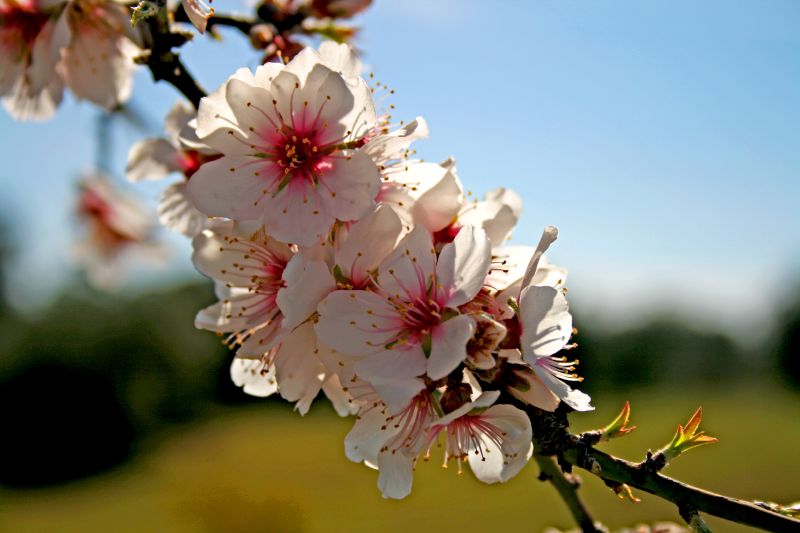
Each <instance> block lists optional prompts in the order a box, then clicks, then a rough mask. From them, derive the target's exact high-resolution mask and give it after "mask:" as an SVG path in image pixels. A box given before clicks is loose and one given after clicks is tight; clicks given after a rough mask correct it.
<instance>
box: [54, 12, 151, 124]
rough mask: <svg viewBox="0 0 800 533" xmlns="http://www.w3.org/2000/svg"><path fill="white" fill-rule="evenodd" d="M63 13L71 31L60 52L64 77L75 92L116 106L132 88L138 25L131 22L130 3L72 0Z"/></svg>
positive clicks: (140, 42) (109, 107) (138, 51)
mask: <svg viewBox="0 0 800 533" xmlns="http://www.w3.org/2000/svg"><path fill="white" fill-rule="evenodd" d="M64 17H65V18H66V21H67V24H68V25H69V29H70V32H71V38H70V41H69V44H67V45H66V46H65V47H64V48H63V50H62V53H61V65H60V68H61V71H62V74H63V77H64V82H65V83H66V84H67V86H68V87H69V88H70V89H71V90H72V92H73V93H74V94H75V96H76V97H78V98H80V99H85V100H89V101H90V102H92V103H94V104H96V105H98V106H100V107H103V108H105V109H107V110H112V109H114V108H115V107H116V106H118V105H119V104H121V103H123V102H125V101H126V100H127V99H128V97H129V96H130V94H131V89H132V87H133V72H134V70H135V69H136V64H135V63H134V61H133V60H134V58H135V57H136V56H138V55H140V54H141V53H142V47H143V39H142V35H141V33H140V27H138V26H137V27H136V28H133V27H131V14H130V11H129V9H128V7H127V6H125V5H122V4H119V3H117V2H114V1H113V0H71V1H70V2H68V3H67V6H66V8H65V9H64Z"/></svg>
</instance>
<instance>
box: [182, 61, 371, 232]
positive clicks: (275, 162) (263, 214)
mask: <svg viewBox="0 0 800 533" xmlns="http://www.w3.org/2000/svg"><path fill="white" fill-rule="evenodd" d="M375 122H376V117H375V111H374V108H373V103H372V99H371V96H370V92H369V88H368V87H367V86H366V83H364V81H363V80H360V79H356V78H351V77H345V76H343V75H342V74H340V73H339V72H337V71H335V70H332V69H331V68H329V67H328V66H326V65H325V64H323V59H322V57H321V56H320V55H319V54H318V53H317V52H315V51H313V50H310V49H306V50H304V51H303V52H302V53H301V54H299V55H298V56H297V57H296V58H295V59H293V60H292V61H291V62H289V63H288V64H287V65H286V66H282V65H275V64H268V65H262V66H260V67H259V68H258V69H257V71H256V73H255V75H253V74H251V73H250V72H249V71H239V72H237V73H236V74H235V75H234V76H233V77H232V78H231V79H230V80H229V81H228V82H227V84H226V85H225V86H224V89H223V90H221V91H220V92H219V93H217V94H215V95H212V96H211V97H208V98H206V99H203V100H202V101H201V104H200V109H199V112H198V118H197V126H198V127H197V134H198V136H199V138H200V139H201V140H202V141H203V142H205V143H207V144H208V145H210V146H211V147H212V148H214V149H216V150H218V151H219V152H221V153H222V154H223V157H222V158H220V159H218V160H216V161H212V162H210V163H206V164H204V165H203V166H201V167H200V169H199V170H198V171H197V173H196V174H195V175H194V176H193V178H192V180H191V181H190V183H189V187H188V192H189V195H190V197H191V198H192V199H193V201H194V204H195V205H196V206H197V207H198V208H199V209H200V210H201V211H203V212H205V213H206V214H208V215H211V216H223V217H227V218H231V219H234V220H238V221H247V220H259V221H262V222H263V224H264V227H265V229H266V232H267V233H268V234H269V235H271V236H273V237H275V238H277V239H278V240H280V241H283V242H290V243H296V244H300V245H311V244H314V243H316V242H318V241H319V240H321V239H322V238H323V237H324V236H325V235H326V233H327V232H328V231H329V229H330V228H331V226H332V224H333V223H334V222H335V221H336V220H342V221H355V220H358V219H359V218H361V217H362V216H363V215H365V214H366V213H368V212H369V211H370V210H371V209H372V208H373V207H374V205H375V195H376V194H377V192H378V189H379V187H380V177H379V172H378V168H377V166H376V165H375V163H374V162H373V161H372V159H371V158H370V157H369V156H368V155H367V154H366V153H365V152H364V151H363V150H361V149H360V148H361V147H362V146H363V145H364V143H366V141H367V135H368V134H370V133H371V132H372V129H373V127H374V125H375Z"/></svg>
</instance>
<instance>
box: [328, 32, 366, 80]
mask: <svg viewBox="0 0 800 533" xmlns="http://www.w3.org/2000/svg"><path fill="white" fill-rule="evenodd" d="M319 55H320V57H321V59H322V61H323V62H324V63H325V66H327V67H328V68H330V69H331V70H335V71H336V72H338V73H339V74H341V75H342V76H344V77H346V78H356V77H358V76H360V75H361V61H359V59H358V57H357V56H356V54H355V52H354V51H353V47H352V46H350V45H348V44H343V43H342V44H340V43H335V42H333V41H322V44H320V45H319Z"/></svg>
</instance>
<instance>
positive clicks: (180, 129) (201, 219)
mask: <svg viewBox="0 0 800 533" xmlns="http://www.w3.org/2000/svg"><path fill="white" fill-rule="evenodd" d="M195 116H196V114H195V112H194V111H193V110H192V109H190V108H189V107H188V106H187V105H186V104H181V103H178V104H175V105H174V106H173V108H172V110H170V112H169V114H168V115H167V118H166V120H165V123H164V130H165V132H166V134H167V137H166V138H150V139H143V140H141V141H139V142H138V143H136V144H134V145H133V146H132V147H131V149H130V151H129V152H128V164H127V166H126V167H125V172H126V174H127V177H128V179H129V180H130V181H134V182H135V181H141V180H152V179H160V178H163V177H165V176H167V175H169V174H172V173H181V174H183V176H184V179H183V181H180V182H177V183H174V184H173V185H170V186H169V187H168V188H167V189H166V190H165V191H164V193H163V195H162V196H161V200H160V202H159V205H158V218H159V220H160V221H161V223H162V224H164V225H165V226H166V227H168V228H170V229H173V230H176V231H179V232H181V233H183V234H184V235H186V236H188V237H193V236H195V235H197V234H198V233H199V232H200V231H202V230H203V229H204V228H205V227H207V226H208V223H209V217H208V216H207V215H205V214H204V213H201V212H200V211H199V210H198V209H197V208H196V207H195V206H194V205H193V204H192V203H191V200H189V198H188V197H187V196H186V186H187V184H188V182H189V179H191V177H192V175H193V174H194V173H195V172H197V169H198V168H200V165H202V164H203V163H205V162H207V161H213V160H214V159H217V158H218V157H219V154H218V153H217V152H215V151H214V150H213V149H211V148H209V147H208V146H206V145H204V144H203V143H201V142H200V141H199V140H197V139H196V137H195V134H194V129H193V128H192V127H191V126H190V124H191V123H192V122H193V121H194V120H195Z"/></svg>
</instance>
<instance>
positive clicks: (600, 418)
mask: <svg viewBox="0 0 800 533" xmlns="http://www.w3.org/2000/svg"><path fill="white" fill-rule="evenodd" d="M626 398H629V399H630V400H631V401H632V406H633V422H634V423H635V424H636V425H637V426H638V429H637V431H636V432H634V433H633V434H632V435H631V436H629V437H627V438H625V439H622V440H620V441H617V442H613V443H610V444H609V445H607V446H606V447H605V448H604V449H606V450H607V451H610V452H612V453H615V454H618V455H620V456H622V457H625V458H628V459H636V460H638V459H640V458H642V457H643V455H644V452H645V450H646V449H647V448H648V447H650V448H656V447H659V446H660V445H662V444H663V443H665V442H666V441H667V440H668V439H669V438H670V437H671V434H672V431H674V428H675V425H676V424H677V423H679V422H684V421H685V420H686V419H687V418H688V417H689V416H690V415H691V413H692V410H693V408H694V407H696V406H697V405H700V404H702V405H703V408H704V414H705V419H704V423H703V424H704V427H705V429H706V430H707V432H708V433H709V434H711V435H714V436H716V437H719V438H720V441H721V442H720V443H719V444H716V445H713V446H706V447H703V448H699V449H697V450H694V451H692V452H690V453H689V454H688V455H686V456H685V457H681V458H679V459H678V460H676V461H675V463H674V464H672V465H670V466H669V467H668V468H667V470H666V472H665V473H666V474H667V475H670V476H673V477H676V478H678V479H681V480H683V481H686V482H689V483H693V484H697V485H700V486H703V487H705V488H707V489H710V490H716V491H721V492H724V493H726V494H729V495H732V496H737V497H742V498H754V499H764V500H775V501H782V502H784V503H788V502H790V501H796V500H798V499H800V483H798V477H799V476H800V462H799V461H798V460H797V451H798V450H800V395H798V394H797V392H796V391H795V392H792V391H789V390H785V389H782V388H780V387H778V386H774V387H773V386H767V385H760V386H755V385H754V386H749V387H736V388H727V389H725V390H701V388H700V387H692V388H672V389H663V388H661V389H650V390H644V389H641V390H637V391H633V392H632V393H631V394H629V395H627V396H623V395H618V396H615V395H608V394H604V395H600V396H598V397H596V398H595V403H596V405H598V406H599V408H598V410H597V411H596V412H594V413H591V414H587V415H573V417H572V421H573V426H574V429H575V430H576V431H581V430H585V429H591V428H592V427H594V426H599V425H601V424H603V423H605V422H607V421H608V420H610V419H611V418H613V416H614V415H615V414H616V413H615V412H616V411H617V410H618V409H619V408H620V407H621V404H622V402H623V401H624V400H625V399H626ZM42 423H45V424H46V423H47V421H46V417H45V418H43V420H42ZM350 424H351V421H350V420H342V419H339V418H337V417H336V416H335V415H334V414H333V413H332V411H331V410H330V409H329V408H327V407H326V406H324V405H323V404H322V402H320V403H319V404H318V405H315V406H314V407H313V408H312V411H311V413H310V414H309V415H307V416H306V417H305V418H302V417H300V416H299V415H297V414H295V413H293V412H291V409H290V407H289V406H288V405H280V404H275V403H272V402H270V403H269V404H267V405H263V406H255V407H252V406H250V407H245V408H238V409H231V410H226V411H224V412H223V413H221V414H219V415H218V416H217V417H215V418H214V419H212V420H210V421H207V422H204V423H202V424H197V425H193V426H183V427H182V428H181V429H179V430H175V431H174V432H173V434H172V435H171V436H169V437H168V438H166V439H165V440H163V441H161V443H160V444H159V445H157V446H154V447H153V449H152V450H151V451H150V452H148V453H143V454H141V455H139V456H138V457H137V458H135V459H134V460H133V461H131V462H129V463H128V464H127V465H125V466H123V467H122V468H119V469H117V470H115V471H113V472H112V473H109V474H105V475H101V476H97V477H94V478H91V479H88V480H84V481H80V482H76V483H72V484H70V485H67V486H63V487H57V488H49V489H39V490H27V491H10V490H3V491H2V492H0V530H2V531H14V532H27V531H31V532H34V531H35V532H41V531H76V532H77V531H81V532H85V531H115V532H125V531H137V532H139V531H148V530H149V531H179V532H182V531H186V532H195V531H197V532H201V531H226V532H238V531H270V532H293V531H298V532H299V531H303V532H322V531H325V532H337V531H342V532H345V531H347V532H352V531H375V530H380V531H382V532H393V531H460V532H468V531H480V530H491V531H497V530H500V529H509V530H515V531H541V530H542V529H544V528H545V527H547V526H556V527H560V528H568V527H573V526H572V523H571V521H570V518H569V515H568V514H567V513H566V511H565V509H564V507H563V504H562V503H561V502H560V500H559V499H558V498H557V497H556V494H555V492H554V491H553V490H552V489H551V488H550V487H549V486H547V485H545V484H543V483H541V482H539V481H537V480H536V474H537V470H536V467H535V466H534V465H533V464H530V465H528V467H526V468H525V470H523V471H522V473H521V474H520V475H519V476H517V477H516V478H514V479H513V480H511V481H510V482H509V483H508V484H506V485H498V486H486V485H482V484H481V483H479V482H477V481H476V480H474V478H472V476H471V474H469V473H468V471H466V472H465V473H464V474H463V475H461V476H459V475H458V474H457V473H456V472H455V470H454V469H453V468H451V469H443V468H441V467H440V466H439V464H438V461H436V460H432V461H431V462H430V463H421V464H420V466H419V467H418V469H417V473H416V477H415V487H414V491H413V493H412V495H411V496H410V497H409V498H408V499H406V500H404V501H399V502H398V501H389V500H383V499H382V498H381V496H380V493H379V492H378V490H377V488H376V485H375V484H376V479H377V476H376V473H375V472H374V471H372V470H370V469H368V468H366V467H365V466H363V465H357V464H354V463H350V462H349V461H347V459H346V458H345V457H344V454H343V443H342V439H343V437H344V435H345V434H346V433H347V431H348V429H349V426H350ZM52 437H53V442H52V445H53V446H54V447H56V446H58V439H59V436H58V435H53V436H52ZM583 478H584V480H585V485H584V488H583V489H582V490H583V493H584V495H585V497H586V499H587V501H588V503H589V504H590V506H591V508H592V509H593V510H594V512H595V514H596V517H597V518H598V519H600V520H601V521H602V522H604V523H605V524H607V525H609V526H611V527H621V526H624V525H632V524H634V523H637V522H643V521H646V522H654V521H659V520H673V521H676V522H680V519H679V518H678V515H677V512H676V511H675V509H674V508H673V507H672V506H671V505H670V504H666V503H664V502H661V501H660V500H658V499H657V498H655V497H652V496H649V495H647V494H643V493H640V492H638V491H637V492H636V493H637V495H638V496H639V497H641V498H642V500H643V501H642V503H639V504H633V503H630V502H627V501H621V500H619V499H617V498H616V497H615V496H614V495H613V494H612V493H611V491H610V490H608V489H607V488H605V486H604V485H603V484H602V483H600V482H599V481H597V480H596V479H592V478H590V476H587V475H584V476H583ZM710 523H711V525H712V527H715V530H717V531H747V529H746V528H741V527H738V526H736V525H734V524H730V523H728V522H723V521H717V520H711V521H710Z"/></svg>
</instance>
